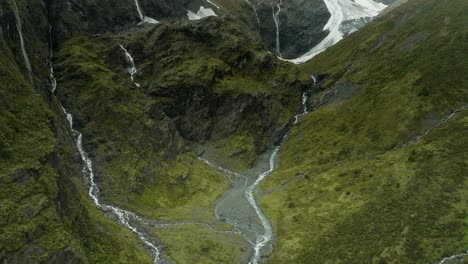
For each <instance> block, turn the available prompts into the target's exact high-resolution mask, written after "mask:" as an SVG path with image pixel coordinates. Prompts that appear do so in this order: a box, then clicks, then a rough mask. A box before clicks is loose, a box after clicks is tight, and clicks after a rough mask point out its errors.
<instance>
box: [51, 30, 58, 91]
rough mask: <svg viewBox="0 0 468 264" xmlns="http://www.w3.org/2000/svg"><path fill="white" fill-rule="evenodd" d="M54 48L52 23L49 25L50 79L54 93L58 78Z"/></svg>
mask: <svg viewBox="0 0 468 264" xmlns="http://www.w3.org/2000/svg"><path fill="white" fill-rule="evenodd" d="M53 59H54V49H53V44H52V25H49V71H50V75H49V81H50V85H51V93H52V94H54V92H55V90H56V89H57V79H55V72H54V62H53Z"/></svg>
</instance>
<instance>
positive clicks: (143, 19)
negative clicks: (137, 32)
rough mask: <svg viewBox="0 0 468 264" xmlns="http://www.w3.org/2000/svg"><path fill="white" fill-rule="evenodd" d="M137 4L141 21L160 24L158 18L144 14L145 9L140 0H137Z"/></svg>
mask: <svg viewBox="0 0 468 264" xmlns="http://www.w3.org/2000/svg"><path fill="white" fill-rule="evenodd" d="M135 6H136V9H137V11H138V16H139V17H140V20H141V23H149V24H158V23H159V21H157V20H156V19H154V18H151V17H148V16H145V15H144V14H143V11H142V9H141V7H140V3H139V2H138V0H135ZM141 23H140V24H141Z"/></svg>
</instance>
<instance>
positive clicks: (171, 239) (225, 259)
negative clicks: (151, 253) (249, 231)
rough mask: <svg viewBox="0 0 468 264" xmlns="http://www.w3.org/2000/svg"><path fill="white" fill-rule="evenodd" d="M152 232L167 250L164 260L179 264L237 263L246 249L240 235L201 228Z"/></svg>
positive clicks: (190, 226) (196, 226)
mask: <svg viewBox="0 0 468 264" xmlns="http://www.w3.org/2000/svg"><path fill="white" fill-rule="evenodd" d="M154 232H155V233H156V234H157V236H158V237H160V238H161V239H162V240H163V241H164V243H165V245H166V246H167V249H166V252H167V256H168V257H169V258H170V259H171V260H173V261H174V262H176V263H181V264H182V263H203V264H205V263H207V264H208V263H240V262H241V261H242V260H243V258H245V254H246V249H247V248H248V246H249V245H248V244H247V242H245V241H244V240H243V238H242V237H241V236H240V235H239V234H231V233H223V232H220V231H215V230H212V229H209V228H208V227H206V226H203V225H194V224H183V225H174V226H167V227H162V228H160V229H155V230H154Z"/></svg>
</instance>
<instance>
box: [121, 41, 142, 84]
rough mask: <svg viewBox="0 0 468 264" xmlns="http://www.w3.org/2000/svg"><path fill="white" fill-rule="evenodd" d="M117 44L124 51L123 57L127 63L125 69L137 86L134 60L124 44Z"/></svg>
mask: <svg viewBox="0 0 468 264" xmlns="http://www.w3.org/2000/svg"><path fill="white" fill-rule="evenodd" d="M119 46H120V48H121V49H122V50H123V51H124V53H125V59H126V61H127V63H128V67H127V71H128V73H129V74H130V79H131V80H132V82H133V83H135V85H136V86H137V87H140V84H139V83H137V82H135V74H136V73H137V72H138V70H137V68H136V67H135V61H134V60H133V57H132V55H131V54H130V53H129V52H128V51H127V49H126V48H125V47H124V46H122V45H120V44H119Z"/></svg>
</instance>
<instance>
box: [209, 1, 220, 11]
mask: <svg viewBox="0 0 468 264" xmlns="http://www.w3.org/2000/svg"><path fill="white" fill-rule="evenodd" d="M206 1H207V2H208V3H210V4H211V5H213V6H214V7H216V8H218V9H221V8H220V7H219V5H217V4H215V2H213V1H210V0H206Z"/></svg>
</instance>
